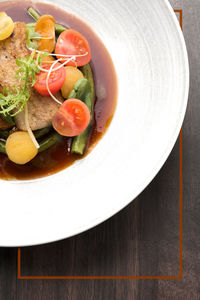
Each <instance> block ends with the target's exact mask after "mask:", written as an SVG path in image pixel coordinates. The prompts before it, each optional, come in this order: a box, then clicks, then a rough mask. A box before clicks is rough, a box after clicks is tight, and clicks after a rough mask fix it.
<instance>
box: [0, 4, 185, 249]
mask: <svg viewBox="0 0 200 300" xmlns="http://www.w3.org/2000/svg"><path fill="white" fill-rule="evenodd" d="M50 2H52V3H54V2H55V1H53V0H52V1H50ZM56 3H57V5H59V6H60V7H62V8H65V9H66V10H68V11H70V12H72V13H75V14H77V15H79V16H80V17H82V18H83V19H85V21H86V22H87V23H89V24H90V25H91V26H92V28H93V30H94V31H95V32H96V33H97V34H98V35H99V36H100V38H101V39H102V40H103V42H104V44H105V46H106V47H107V49H108V51H109V52H110V54H111V56H112V59H113V62H114V65H115V68H116V72H117V76H118V84H119V97H118V105H117V109H116V113H115V116H114V119H113V121H112V123H111V125H110V127H109V129H108V131H107V133H106V134H105V136H104V137H103V139H102V140H100V142H99V143H98V145H97V146H96V147H95V149H94V150H93V151H92V152H91V153H90V154H89V155H88V156H87V157H86V158H85V159H83V160H81V161H79V162H77V163H75V164H74V165H72V166H71V167H69V168H67V169H66V170H64V171H62V172H60V173H58V174H55V175H53V176H50V177H47V178H43V179H39V180H36V181H27V182H24V181H16V182H6V181H0V188H1V198H0V205H1V209H0V227H1V231H0V245H1V246H19V245H35V244H41V243H47V242H51V241H56V240H59V239H63V238H67V237H70V236H73V235H75V234H77V233H80V232H82V231H84V230H87V229H89V228H91V227H93V226H95V225H97V224H99V223H100V222H102V221H104V220H106V219H107V218H109V217H111V216H112V215H113V214H115V213H117V212H118V211H119V210H121V209H122V208H123V207H125V206H126V205H127V204H128V203H130V202H131V201H132V200H133V199H134V198H135V197H136V196H137V195H138V194H139V193H141V191H142V190H143V189H144V188H145V187H146V186H147V185H148V184H149V183H150V182H151V180H152V179H153V178H154V176H155V175H156V174H157V173H158V171H159V170H160V168H161V167H162V165H163V164H164V162H165V161H166V159H167V157H168V155H169V154H170V152H171V150H172V148H173V146H174V143H175V141H176V139H177V137H178V134H179V131H180V128H181V125H182V122H183V118H184V115H185V111H186V105H187V99H188V88H189V70H188V58H187V51H186V47H185V43H184V39H183V36H182V33H181V29H180V26H179V23H178V21H177V19H176V17H175V14H174V12H173V10H172V8H171V7H170V5H169V4H168V2H167V1H164V0H153V1H149V0H142V1H141V0H115V1H114V0H112V1H107V0H101V1H99V0H87V1H78V2H77V1H76V3H75V2H74V0H68V1H64V0H57V1H56Z"/></svg>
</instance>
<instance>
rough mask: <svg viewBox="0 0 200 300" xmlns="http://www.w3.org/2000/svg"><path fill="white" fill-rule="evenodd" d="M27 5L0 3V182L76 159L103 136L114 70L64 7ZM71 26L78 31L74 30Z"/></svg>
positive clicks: (95, 39) (111, 100) (111, 99)
mask: <svg viewBox="0 0 200 300" xmlns="http://www.w3.org/2000/svg"><path fill="white" fill-rule="evenodd" d="M31 5H32V3H31V2H29V1H16V2H3V3H1V5H0V9H1V12H0V25H1V28H0V58H1V67H0V153H1V154H0V177H1V178H3V179H33V178H38V177H42V176H45V175H51V174H53V173H56V172H57V171H59V170H61V169H63V168H65V167H67V166H69V165H71V164H72V163H73V162H75V161H76V160H79V159H80V158H82V157H84V156H85V155H87V153H89V152H90V151H91V149H92V148H93V147H94V145H95V144H96V143H97V141H98V140H99V138H100V137H101V136H103V134H104V133H105V131H106V129H107V127H108V125H109V123H110V121H111V119H112V116H113V114H114V109H115V105H116V98H117V79H116V75H115V70H114V66H113V63H112V60H111V58H110V56H109V54H108V52H107V50H106V48H105V46H104V45H103V43H102V42H101V41H100V39H99V38H98V37H97V36H96V35H95V34H94V32H93V31H92V30H91V29H90V28H89V27H87V25H85V24H84V23H83V22H82V21H80V20H79V19H76V20H74V19H73V20H72V21H71V18H70V15H69V14H67V13H66V12H65V11H62V12H61V11H59V12H58V11H57V10H56V9H55V8H54V7H52V6H51V5H50V4H49V5H48V4H46V6H45V8H44V7H43V4H42V3H37V9H35V8H33V7H32V6H31ZM41 11H42V13H41ZM48 11H51V14H50V13H48ZM19 16H20V17H19ZM18 18H19V19H20V20H19V19H18ZM60 18H61V19H63V18H65V20H66V21H65V24H63V23H62V24H61V23H60V20H59V19H60ZM21 20H23V21H21ZM70 21H71V23H70ZM77 23H78V25H79V26H80V24H79V23H81V26H83V28H82V30H83V31H84V29H85V31H86V35H83V34H82V33H81V32H80V31H77V30H75V29H74V26H75V25H76V24H77ZM84 26H85V28H84ZM88 40H92V44H96V47H95V48H96V49H97V50H96V49H94V47H92V45H90V42H88ZM94 61H98V63H97V64H96V63H94ZM100 68H101V70H100Z"/></svg>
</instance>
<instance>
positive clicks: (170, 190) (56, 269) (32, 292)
mask: <svg viewBox="0 0 200 300" xmlns="http://www.w3.org/2000/svg"><path fill="white" fill-rule="evenodd" d="M171 4H172V5H173V7H174V9H180V8H181V9H183V26H184V35H185V39H186V43H187V47H188V53H189V58H190V69H191V86H190V95H189V105H188V110H187V115H186V118H185V121H184V125H183V279H174V280H172V279H170V280H166V279H160V280H157V279H145V280H142V279H138V280H136V279H124V280H119V279H117V280H116V279H115V280H114V279H113V280H76V279H74V280H19V279H17V249H7V248H0V300H4V299H5V300H35V299H37V300H57V299H58V300H60V299H61V300H63V299H64V300H65V299H66V300H93V299H95V300H96V299H97V300H112V299H113V300H115V299H117V300H132V299H141V300H156V299H158V300H160V299H161V300H162V299H164V300H165V299H170V300H179V299H180V300H187V299H188V300H199V299H200V278H199V273H200V134H199V131H200V58H199V57H200V55H199V54H200V1H199V0H178V1H176V0H171ZM1 230H3V228H2V229H1ZM21 256H22V257H21V274H22V275H29V276H35V275H38V276H51V275H54V276H55V275H57V276H59V275H66V276H68V275H70V276H178V275H179V267H180V264H179V140H178V141H177V143H176V145H175V147H174V149H173V151H172V153H171V155H170V157H169V159H168V160H167V162H166V164H165V165H164V167H163V168H162V170H161V171H160V172H159V174H158V175H157V176H156V178H155V179H154V180H153V182H152V183H151V184H150V185H149V186H148V187H147V188H146V190H145V191H144V192H143V193H142V194H141V195H140V196H139V197H138V198H137V199H136V200H135V201H133V202H132V203H131V204H130V205H129V206H128V207H126V208H125V209H123V210H122V211H121V212H120V213H118V214H117V215H115V216H114V217H112V218H111V219H109V220H108V221H106V222H104V223H103V224H101V225H99V226H97V227H95V228H93V229H91V230H89V231H87V232H85V233H82V234H80V235H78V236H75V237H72V238H70V239H67V240H63V241H60V242H57V243H52V244H49V245H43V246H37V247H28V248H23V249H22V250H21Z"/></svg>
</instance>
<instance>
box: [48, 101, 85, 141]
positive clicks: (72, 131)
mask: <svg viewBox="0 0 200 300" xmlns="http://www.w3.org/2000/svg"><path fill="white" fill-rule="evenodd" d="M89 122H90V111H89V109H88V107H87V105H86V104H85V103H84V102H82V101H81V100H78V99H74V98H73V99H68V100H66V101H64V102H63V104H62V105H61V107H60V109H59V110H58V111H57V112H56V114H55V115H54V117H53V120H52V124H53V127H54V129H55V130H56V131H57V132H58V133H59V134H61V135H63V136H76V135H79V134H81V133H82V132H83V131H84V130H85V129H86V128H87V126H88V124H89Z"/></svg>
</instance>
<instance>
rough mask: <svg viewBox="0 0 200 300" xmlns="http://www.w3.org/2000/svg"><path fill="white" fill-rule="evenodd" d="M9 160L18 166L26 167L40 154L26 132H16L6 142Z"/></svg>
mask: <svg viewBox="0 0 200 300" xmlns="http://www.w3.org/2000/svg"><path fill="white" fill-rule="evenodd" d="M6 153H7V155H8V158H9V159H10V160H11V161H13V162H14V163H16V164H18V165H24V164H26V163H27V162H29V161H30V160H32V159H33V158H34V157H35V156H36V155H37V153H38V149H37V148H36V147H35V145H34V143H33V141H32V139H31V138H30V136H29V134H28V132H26V131H16V132H14V133H12V134H11V135H9V137H8V138H7V141H6Z"/></svg>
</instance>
